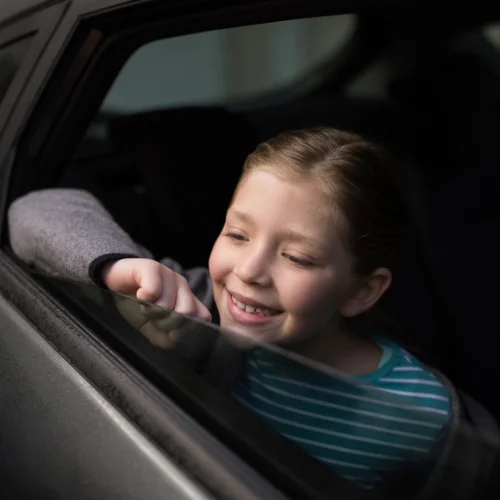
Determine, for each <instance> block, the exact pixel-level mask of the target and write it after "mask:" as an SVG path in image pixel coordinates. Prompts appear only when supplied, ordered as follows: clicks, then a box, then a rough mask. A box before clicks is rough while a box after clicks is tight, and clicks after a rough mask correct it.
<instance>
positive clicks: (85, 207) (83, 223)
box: [8, 189, 214, 309]
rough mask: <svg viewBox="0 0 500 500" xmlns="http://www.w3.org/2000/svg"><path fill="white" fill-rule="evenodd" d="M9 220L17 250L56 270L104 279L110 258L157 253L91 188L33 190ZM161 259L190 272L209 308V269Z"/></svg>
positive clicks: (194, 286)
mask: <svg viewBox="0 0 500 500" xmlns="http://www.w3.org/2000/svg"><path fill="white" fill-rule="evenodd" d="M8 223H9V233H10V243H11V246H12V249H13V250H14V253H15V254H16V255H17V256H18V257H19V258H20V259H21V260H23V261H24V262H26V263H27V264H29V265H31V266H33V267H34V268H35V269H37V270H39V271H42V272H44V273H47V274H49V275H51V276H60V277H65V278H71V279H74V280H77V281H82V282H86V283H89V282H94V283H97V284H102V283H101V280H100V270H101V269H102V265H103V264H104V263H106V262H108V261H110V260H116V259H119V258H124V257H147V258H151V257H152V256H151V253H150V252H149V251H148V250H147V249H145V248H143V247H141V246H140V245H138V244H137V243H135V242H134V241H133V240H132V239H131V238H130V236H129V235H128V234H127V233H126V232H125V231H124V230H123V229H122V228H121V227H120V226H119V225H118V224H117V223H116V222H115V221H114V220H113V217H112V216H111V214H110V213H109V212H107V210H106V209H105V208H104V207H103V206H102V204H101V203H100V202H99V201H98V200H97V199H96V198H95V197H94V196H92V195H91V194H90V193H88V192H86V191H81V190H76V189H47V190H43V191H35V192H32V193H30V194H28V195H26V196H24V197H22V198H19V199H18V200H16V201H15V202H14V203H13V204H12V205H11V207H10V209H9V214H8ZM161 263H162V264H164V265H165V266H167V267H169V268H170V269H172V270H173V271H175V272H177V273H179V274H182V275H184V276H185V277H186V279H187V280H188V283H189V286H190V287H191V290H192V291H193V293H194V294H195V295H196V297H197V298H198V299H199V300H201V301H202V302H203V303H204V304H205V305H206V306H207V307H208V308H209V309H211V308H212V307H213V303H214V300H213V293H212V282H211V280H210V276H209V274H208V269H206V268H195V269H187V270H186V269H184V268H183V267H182V266H181V265H180V264H179V263H178V262H176V261H174V260H172V259H169V258H164V259H162V260H161Z"/></svg>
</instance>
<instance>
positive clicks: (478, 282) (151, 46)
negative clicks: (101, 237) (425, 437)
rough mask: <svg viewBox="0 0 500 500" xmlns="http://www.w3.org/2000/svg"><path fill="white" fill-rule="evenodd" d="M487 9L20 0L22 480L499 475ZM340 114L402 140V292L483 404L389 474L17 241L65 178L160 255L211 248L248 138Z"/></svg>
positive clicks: (12, 380)
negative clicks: (317, 447) (439, 454)
mask: <svg viewBox="0 0 500 500" xmlns="http://www.w3.org/2000/svg"><path fill="white" fill-rule="evenodd" d="M466 4H469V2H466V3H465V4H464V7H457V6H453V7H448V8H444V7H443V8H438V7H436V6H435V5H434V4H433V3H431V2H427V1H420V2H414V1H407V2H405V5H403V4H402V3H399V4H395V2H391V1H390V0H339V1H338V2H327V1H322V0H309V1H307V2H306V1H299V0H260V1H258V2H255V1H254V2H250V1H244V0H242V1H238V0H232V1H228V2H218V1H210V0H194V1H190V2H178V1H174V0H163V1H161V0H141V1H131V0H100V1H97V0H54V1H51V2H46V1H43V0H16V1H15V2H14V1H12V2H8V3H7V4H6V3H5V1H4V2H3V4H2V6H1V7H0V176H1V181H0V185H1V186H2V188H3V189H2V192H1V197H2V199H1V204H0V206H1V207H2V210H3V217H2V248H1V249H0V276H1V278H0V290H1V296H0V325H1V330H0V331H1V334H0V343H1V345H0V367H1V368H0V395H1V403H2V404H1V406H2V412H1V414H0V424H1V425H0V429H1V430H0V446H1V451H2V453H1V455H0V457H1V458H0V486H1V488H2V498H22V499H25V498H26V499H28V498H47V499H48V498H51V499H52V498H65V499H66V498H71V499H75V500H76V499H80V498H81V499H90V498H109V499H115V498H116V499H118V498H119V499H135V498H150V499H156V498H175V499H184V498H185V499H201V498H207V499H208V498H221V499H237V500H243V499H295V498H297V499H298V498H311V499H313V498H314V499H316V498H318V499H319V498H339V499H340V500H341V499H343V498H346V499H347V498H349V499H352V498H391V497H395V498H396V497H397V498H408V499H410V498H438V497H440V496H445V497H446V496H452V495H453V497H454V498H464V499H465V498H480V496H479V495H480V494H481V495H486V494H491V495H492V496H491V498H493V495H495V494H497V493H498V485H496V484H495V481H497V480H496V477H498V474H497V473H496V471H497V469H498V466H499V464H500V461H499V460H498V450H499V449H500V447H499V445H498V439H497V430H496V420H497V419H499V418H500V396H499V391H498V390H496V389H495V388H496V387H497V386H498V384H499V383H500V375H499V374H498V371H497V370H495V366H496V359H497V355H498V354H497V353H498V352H500V349H499V348H500V345H499V343H500V340H499V337H498V335H496V334H495V331H496V330H495V325H496V303H497V297H498V292H497V290H496V288H497V287H496V284H497V282H498V278H500V276H499V271H500V269H499V267H498V264H497V260H498V259H497V255H498V241H497V238H496V229H497V228H498V222H499V218H500V210H499V206H498V200H499V199H500V196H499V193H498V189H499V188H498V186H499V185H500V184H499V182H498V172H499V171H500V170H499V169H498V168H497V165H498V160H499V159H500V158H499V153H498V148H497V147H496V144H497V139H496V137H497V135H498V134H497V133H498V131H499V127H498V125H499V124H498V116H497V115H498V113H497V109H498V90H497V89H498V83H499V79H500V74H499V70H498V68H499V63H500V52H499V50H500V47H499V44H498V40H499V35H498V34H499V33H500V30H499V29H498V27H499V26H500V24H499V22H500V9H499V8H498V7H495V6H489V5H484V6H482V5H481V4H480V2H474V3H473V4H472V2H470V5H466ZM318 123H321V124H324V125H332V126H336V127H340V128H346V129H350V130H354V131H356V132H360V133H362V134H364V135H366V136H367V137H369V138H373V139H374V140H377V141H380V142H384V143H386V144H388V145H389V146H390V148H391V149H392V150H394V151H395V152H396V154H397V155H398V158H399V159H400V163H401V165H403V167H404V169H403V170H404V174H405V183H404V185H403V186H402V189H403V191H404V194H405V197H406V200H407V201H408V205H409V207H410V211H411V214H412V217H413V223H414V235H413V236H414V238H413V241H412V244H411V245H409V248H408V249H407V255H405V260H404V263H403V266H402V269H401V272H400V275H399V276H398V279H397V280H396V282H395V286H394V289H393V291H392V293H391V295H390V296H389V297H388V298H387V301H386V304H384V306H385V308H386V309H387V310H388V311H390V312H391V314H392V315H393V316H394V317H396V318H397V320H398V321H399V323H400V324H401V325H403V327H404V328H405V330H406V331H408V332H410V334H411V336H412V337H411V338H412V340H414V341H415V343H417V344H418V348H419V349H420V351H419V353H420V355H421V356H422V358H423V359H425V360H427V361H428V362H429V363H431V364H432V365H434V366H436V367H437V368H439V369H440V370H441V371H442V372H444V373H445V374H446V376H447V377H449V378H450V379H451V380H452V381H453V383H454V384H455V386H456V387H458V388H459V389H460V390H462V391H464V392H465V393H466V394H467V395H466V396H463V400H464V401H468V402H469V403H470V404H469V403H467V404H465V406H464V408H466V409H467V410H468V411H469V412H470V414H469V415H468V416H467V418H465V417H464V423H463V427H462V432H461V433H459V435H458V437H457V440H456V441H455V442H454V443H451V444H450V446H451V448H449V449H448V452H447V455H446V457H445V459H443V460H442V463H441V464H440V467H435V468H434V469H433V470H432V471H425V474H420V475H418V476H417V477H413V476H412V477H401V478H398V479H397V480H396V481H394V482H390V483H388V484H387V485H386V486H385V488H383V489H382V490H377V491H367V490H364V489H362V488H359V487H358V486H356V485H355V484H354V483H352V482H350V481H347V480H345V479H344V478H342V477H340V476H339V475H337V474H335V473H334V472H333V471H332V470H331V469H330V468H329V467H327V466H326V465H324V464H322V463H319V462H318V461H316V460H314V459H313V458H312V457H310V456H309V455H308V454H307V453H305V452H304V451H303V450H302V449H300V448H299V447H298V446H296V445H294V444H293V443H291V442H290V441H288V440H287V439H286V438H284V437H283V436H281V435H279V434H278V433H277V432H275V431H273V429H271V428H270V427H268V426H267V425H265V423H264V422H262V421H261V420H260V419H259V418H258V417H257V416H256V415H253V414H252V413H251V412H250V411H248V410H247V409H245V408H243V407H240V406H239V405H237V404H236V403H235V402H234V401H232V400H231V399H230V398H228V397H227V395H225V394H224V393H223V392H222V391H220V390H219V389H218V388H217V387H213V385H211V384H210V383H209V382H207V381H206V380H204V379H203V378H202V377H200V376H199V375H198V374H197V372H196V370H195V369H193V367H192V366H189V363H187V362H185V359H189V353H178V352H163V351H161V350H159V349H157V348H155V347H154V346H152V345H150V344H149V343H148V342H147V341H146V340H145V339H144V338H142V337H141V336H139V335H137V333H136V332H135V331H134V330H133V329H132V328H131V327H130V325H127V324H126V323H125V322H124V321H123V319H122V318H121V317H120V316H119V315H117V314H116V311H115V310H114V306H113V300H114V299H113V297H112V295H111V294H110V293H109V292H107V291H105V290H103V289H101V288H99V287H97V286H91V285H83V284H79V283H75V282H72V281H70V280H64V279H57V278H50V277H47V276H44V275H42V274H40V273H37V272H34V271H33V270H32V269H29V268H28V267H27V266H26V265H24V264H23V263H22V262H21V261H20V260H19V259H18V258H16V256H15V255H14V254H13V252H12V250H11V249H10V246H9V235H8V227H7V220H6V214H7V210H8V207H9V206H10V204H11V203H12V202H13V201H14V200H15V199H17V198H18V197H20V196H22V195H24V194H26V193H29V192H31V191H33V190H36V189H41V188H46V187H55V186H60V187H66V188H76V189H85V190H87V191H89V192H91V193H93V194H94V195H95V196H96V197H97V198H99V199H100V200H101V201H102V203H103V205H104V206H105V207H106V208H107V209H108V210H109V211H110V212H111V213H112V214H113V216H114V217H115V219H116V220H117V221H118V222H119V224H120V225H122V226H123V227H124V228H125V229H126V230H127V232H129V233H130V234H131V236H132V237H133V238H134V239H135V240H136V241H139V242H140V243H141V244H143V245H145V246H147V247H148V248H150V249H151V250H152V251H153V253H154V255H155V256H156V257H158V258H159V257H162V256H163V255H165V254H166V253H167V251H168V253H169V255H171V256H172V257H174V258H177V259H179V260H181V261H182V262H183V264H184V265H186V266H194V265H201V264H203V263H204V262H205V261H206V259H207V256H208V253H209V249H210V246H211V244H212V238H213V235H214V234H217V231H218V227H219V224H220V217H221V214H222V213H223V210H224V209H225V207H226V205H227V203H228V201H229V199H230V196H231V190H232V187H233V186H234V184H235V182H236V180H237V178H238V175H239V165H241V164H242V162H243V160H244V158H245V156H246V155H247V154H248V153H249V152H250V151H251V150H252V149H253V148H254V147H255V145H256V144H257V143H258V142H260V141H261V140H264V139H266V138H269V137H271V136H272V135H274V134H276V133H278V132H280V131H282V130H284V129H288V128H301V127H307V126H313V125H316V124H318ZM222 142H223V143H224V144H225V145H226V147H224V148H221V143H222ZM194 173H196V175H193V174H194ZM165 199H168V202H169V203H171V206H172V207H173V210H171V211H168V212H169V213H170V214H171V213H175V214H176V215H175V217H171V216H170V217H167V216H166V212H167V211H165V210H164V209H163V208H164V204H165ZM208 199H209V200H210V203H200V200H208ZM196 204H200V206H205V207H206V210H204V212H203V214H202V216H203V221H204V224H203V227H202V228H201V229H200V230H199V231H198V232H197V233H196V234H192V233H190V232H189V231H186V228H189V227H191V224H192V221H193V220H194V219H198V218H199V217H200V213H199V212H198V211H197V210H193V209H192V207H193V206H196ZM129 300H131V299H129ZM163 314H167V312H163ZM186 321H188V320H186ZM195 327H196V328H198V329H202V330H203V332H204V333H203V334H204V335H206V336H207V338H209V337H210V336H212V337H213V336H217V335H219V334H220V332H219V329H218V328H217V327H215V326H208V325H201V324H195ZM182 358H185V359H182ZM465 421H467V422H465ZM484 498H486V496H484Z"/></svg>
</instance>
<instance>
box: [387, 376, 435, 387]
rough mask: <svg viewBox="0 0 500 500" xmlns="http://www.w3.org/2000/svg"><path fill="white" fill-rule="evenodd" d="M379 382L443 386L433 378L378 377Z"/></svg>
mask: <svg viewBox="0 0 500 500" xmlns="http://www.w3.org/2000/svg"><path fill="white" fill-rule="evenodd" d="M379 380H380V382H395V383H403V384H422V385H432V386H434V387H443V384H442V383H441V382H436V381H435V380H421V379H418V378H380V379H379Z"/></svg>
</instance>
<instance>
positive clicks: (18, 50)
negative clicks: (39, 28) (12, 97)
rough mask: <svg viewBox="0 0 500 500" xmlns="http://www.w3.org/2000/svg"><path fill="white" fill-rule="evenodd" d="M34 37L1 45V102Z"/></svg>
mask: <svg viewBox="0 0 500 500" xmlns="http://www.w3.org/2000/svg"><path fill="white" fill-rule="evenodd" d="M31 39H32V37H31V36H29V37H26V38H23V39H22V40H17V41H15V42H10V43H8V44H6V45H3V46H0V103H1V102H2V100H3V98H4V97H5V94H6V93H7V89H8V88H9V85H10V83H11V81H12V80H13V78H14V75H15V74H16V71H17V68H18V67H19V65H20V63H21V61H22V59H23V57H24V56H25V54H26V52H27V51H28V48H29V46H30V43H31Z"/></svg>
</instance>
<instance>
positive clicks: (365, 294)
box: [339, 267, 392, 318]
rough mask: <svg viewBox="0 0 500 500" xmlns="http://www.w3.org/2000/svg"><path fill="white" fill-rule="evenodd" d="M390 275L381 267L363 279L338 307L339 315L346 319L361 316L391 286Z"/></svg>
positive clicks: (389, 272)
mask: <svg viewBox="0 0 500 500" xmlns="http://www.w3.org/2000/svg"><path fill="white" fill-rule="evenodd" d="M391 282H392V273H391V271H389V269H387V268H385V267H381V268H379V269H377V270H376V271H373V273H371V274H370V275H369V276H368V277H367V278H364V279H363V280H362V281H361V282H360V283H359V284H358V286H357V288H356V289H355V290H354V292H353V293H352V294H351V295H350V297H349V298H347V299H346V300H345V301H344V303H343V304H342V305H341V307H340V310H339V312H340V314H342V316H344V317H346V318H352V317H354V316H358V315H359V314H362V313H364V312H366V311H368V309H370V308H371V307H372V306H374V305H375V304H376V303H377V301H378V300H379V299H380V297H382V295H384V293H385V292H386V290H387V289H388V288H389V287H390V286H391Z"/></svg>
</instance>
